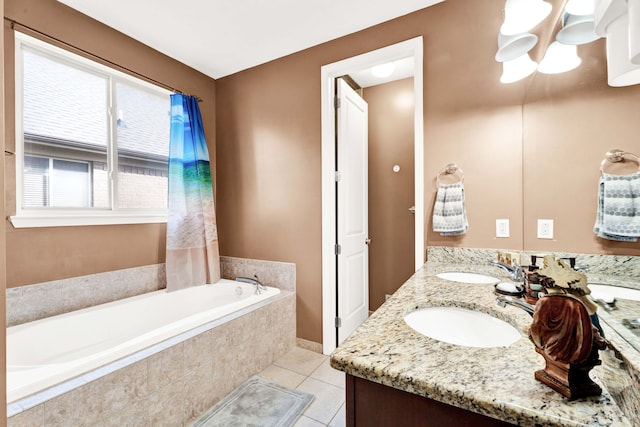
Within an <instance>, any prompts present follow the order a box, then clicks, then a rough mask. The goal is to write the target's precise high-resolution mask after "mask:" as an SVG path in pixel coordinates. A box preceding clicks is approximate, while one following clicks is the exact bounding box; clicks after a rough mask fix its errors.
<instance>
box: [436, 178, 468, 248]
mask: <svg viewBox="0 0 640 427" xmlns="http://www.w3.org/2000/svg"><path fill="white" fill-rule="evenodd" d="M468 229H469V223H468V222H467V210H466V206H465V200H464V186H463V185H462V182H456V183H455V184H440V185H438V193H437V194H436V203H435V205H434V207H433V231H435V232H437V233H440V235H441V236H458V235H460V234H464V233H466V232H467V230H468Z"/></svg>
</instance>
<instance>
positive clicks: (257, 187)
mask: <svg viewBox="0 0 640 427" xmlns="http://www.w3.org/2000/svg"><path fill="white" fill-rule="evenodd" d="M503 7H504V3H503V2H501V1H495V2H468V1H466V2H465V1H456V0H448V1H446V2H444V3H441V4H438V5H436V6H434V7H431V8H428V9H425V10H422V11H418V12H416V13H413V14H410V15H407V16H405V17H402V18H399V19H396V20H393V21H389V22H387V23H384V24H381V25H378V26H376V27H372V28H370V29H367V30H364V31H361V32H358V33H355V34H352V35H350V36H347V37H344V38H341V39H338V40H335V41H331V42H328V43H325V44H322V45H319V46H316V47H314V48H311V49H308V50H305V51H303V52H300V53H297V54H294V55H291V56H288V57H285V58H282V59H279V60H277V61H273V62H271V63H268V64H265V65H262V66H260V67H256V68H253V69H250V70H247V71H244V72H240V73H238V74H235V75H232V76H229V77H226V78H222V79H219V80H218V81H217V90H218V95H217V98H216V102H217V103H218V104H217V105H218V109H217V110H218V114H217V123H218V126H217V141H218V160H217V162H218V163H217V167H218V176H217V178H218V188H219V193H218V198H219V203H218V219H219V232H220V244H221V252H222V253H223V254H224V255H229V256H238V257H249V258H260V259H269V260H276V261H289V262H295V263H296V265H297V286H298V300H297V301H298V310H297V311H298V313H297V326H298V337H300V338H304V339H308V340H311V341H315V342H321V340H322V327H321V324H322V302H321V301H322V284H321V282H322V268H321V262H322V258H321V183H320V168H321V160H320V147H321V132H320V67H321V66H322V65H325V64H329V63H332V62H335V61H338V60H341V59H344V58H347V57H351V56H355V55H358V54H361V53H364V52H368V51H371V50H374V49H377V48H380V47H384V46H387V45H390V44H393V43H396V42H400V41H403V40H406V39H409V38H413V37H416V36H419V35H423V36H424V45H425V47H424V67H425V70H424V82H425V86H424V99H425V103H424V121H425V122H424V123H425V124H424V126H425V127H424V129H425V174H426V182H425V186H426V188H425V193H426V208H427V213H428V215H429V214H430V211H431V206H432V205H433V196H434V194H435V193H434V192H435V176H436V173H437V172H438V171H439V170H440V169H441V168H442V167H443V166H445V165H446V164H447V163H450V162H456V163H458V164H459V165H460V166H461V167H462V168H463V169H464V171H465V174H466V178H465V184H466V185H467V194H468V206H469V221H470V230H469V233H468V234H466V235H465V236H463V237H461V238H455V239H453V238H446V239H445V238H441V237H440V236H439V235H438V236H434V235H432V233H428V234H427V239H428V243H429V244H443V245H460V246H469V247H496V248H497V247H511V248H518V247H521V246H522V234H521V232H518V230H521V221H522V199H521V194H522V181H521V176H522V144H521V140H522V137H521V129H522V123H521V120H522V107H521V105H522V96H523V94H524V87H525V86H524V83H522V84H515V85H501V84H500V83H499V82H498V78H499V76H500V72H501V66H500V64H498V63H496V62H495V61H494V59H493V55H494V54H495V48H496V34H495V33H491V34H489V33H487V32H486V31H485V29H482V28H481V27H480V26H479V23H482V26H483V28H484V27H493V28H496V29H497V28H499V26H500V21H501V19H502V8H503ZM452 23H455V25H452ZM460 28H465V31H460ZM504 194H509V197H506V198H505V197H504ZM496 218H510V219H511V221H512V223H511V227H512V230H514V231H513V232H512V233H513V234H512V236H513V237H512V238H510V239H500V240H496V239H494V238H493V237H492V236H493V233H494V230H495V219H496ZM425 221H426V226H427V228H428V227H429V226H430V222H428V219H425Z"/></svg>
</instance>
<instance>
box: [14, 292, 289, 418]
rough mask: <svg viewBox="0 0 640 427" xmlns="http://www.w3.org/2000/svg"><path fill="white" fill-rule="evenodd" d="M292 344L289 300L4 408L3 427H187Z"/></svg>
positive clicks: (281, 297)
mask: <svg viewBox="0 0 640 427" xmlns="http://www.w3.org/2000/svg"><path fill="white" fill-rule="evenodd" d="M294 345H295V294H293V293H289V292H283V293H281V294H280V295H279V296H277V297H275V298H274V300H273V301H272V302H271V303H269V304H267V305H264V306H262V307H260V308H258V309H256V310H253V311H251V312H249V313H247V314H244V315H242V316H240V317H237V318H235V319H233V320H231V321H229V322H226V323H223V324H219V325H217V326H215V327H213V328H212V329H208V330H205V331H202V332H201V333H199V334H198V335H195V336H192V337H190V338H188V339H186V340H182V341H177V342H175V343H173V345H172V346H165V348H164V349H162V350H161V351H158V352H155V353H152V354H150V355H147V356H146V357H140V356H135V355H134V356H132V357H130V358H125V359H123V360H121V361H119V362H117V364H118V365H120V366H118V367H119V369H117V370H115V371H113V372H110V373H108V374H106V375H104V376H101V375H100V374H98V373H93V374H89V375H87V379H85V380H84V382H85V383H84V384H83V385H81V386H80V387H77V388H74V389H72V390H70V391H67V392H66V393H63V394H61V395H58V396H55V397H52V398H50V399H49V400H46V401H44V402H40V403H38V404H36V405H35V406H32V407H28V408H27V407H20V405H21V404H22V405H28V404H29V402H32V403H33V400H30V399H29V398H27V399H25V401H24V402H20V401H19V402H17V403H16V404H12V405H9V408H8V413H9V419H8V426H10V427H17V426H23V425H28V426H30V427H39V426H45V425H46V426H49V425H65V426H70V425H119V426H121V425H136V426H138V425H153V426H156V425H172V426H173V425H175V426H181V425H184V426H187V425H190V424H191V423H193V422H194V421H195V420H196V419H198V418H199V417H200V416H201V415H202V414H203V413H204V412H206V410H207V409H209V408H210V407H211V406H213V405H214V404H215V403H216V402H217V401H218V400H220V399H221V398H222V397H223V396H225V395H226V394H227V393H229V392H230V391H231V390H233V389H234V388H235V387H237V386H238V385H239V384H241V383H242V382H244V381H245V380H246V379H247V378H249V377H251V376H252V375H254V374H255V373H257V372H259V371H261V370H263V369H265V368H267V367H268V366H269V365H270V364H271V363H273V362H274V361H275V360H278V359H279V358H281V357H282V356H284V355H285V354H287V353H288V352H289V351H290V350H291V349H292V348H293V347H294Z"/></svg>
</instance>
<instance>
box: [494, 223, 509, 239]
mask: <svg viewBox="0 0 640 427" xmlns="http://www.w3.org/2000/svg"><path fill="white" fill-rule="evenodd" d="M496 237H509V220H508V219H496Z"/></svg>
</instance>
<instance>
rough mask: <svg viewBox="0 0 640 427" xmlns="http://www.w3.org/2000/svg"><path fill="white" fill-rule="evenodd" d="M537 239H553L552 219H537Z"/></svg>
mask: <svg viewBox="0 0 640 427" xmlns="http://www.w3.org/2000/svg"><path fill="white" fill-rule="evenodd" d="M538 239H553V220H552V219H539V220H538Z"/></svg>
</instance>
